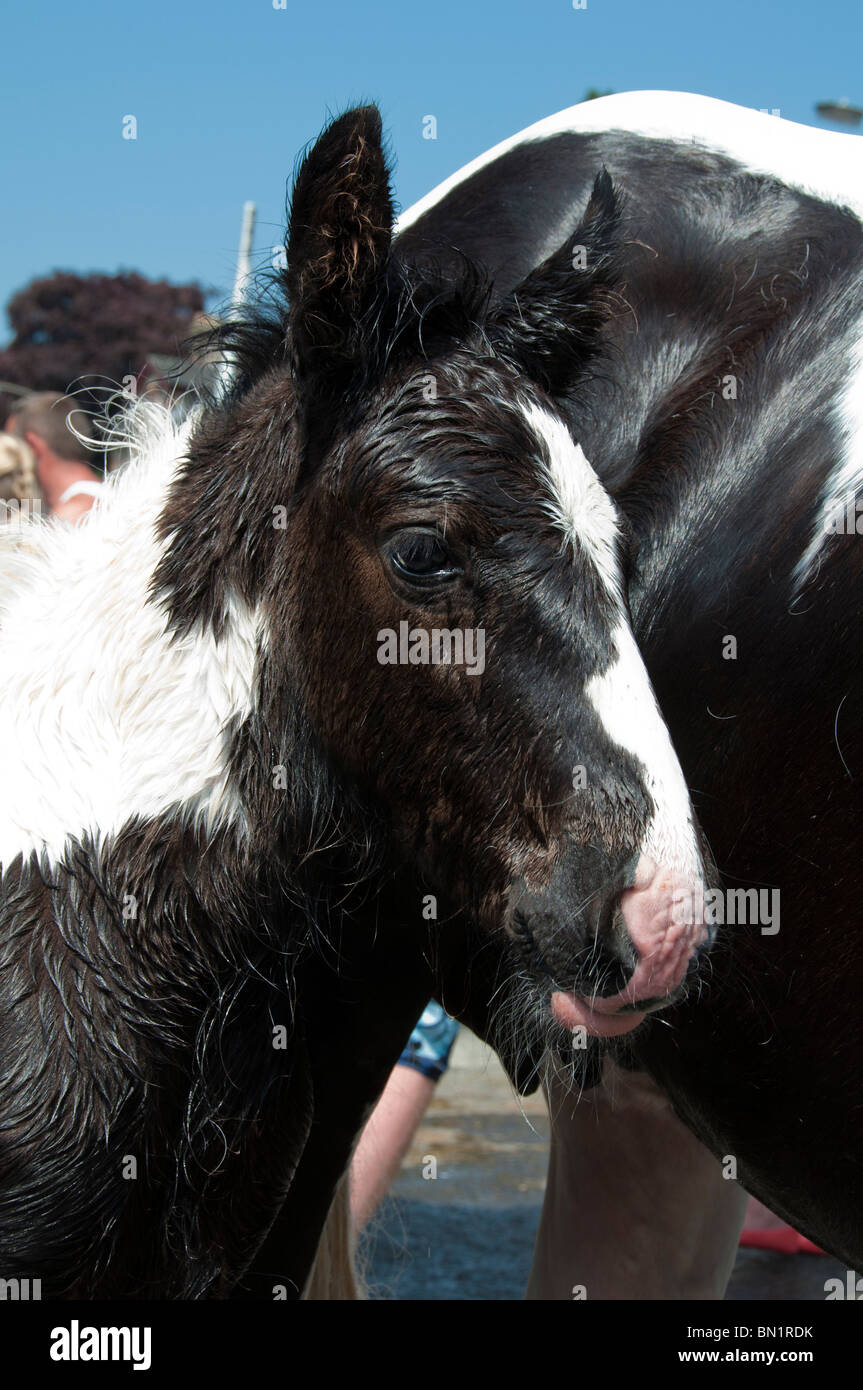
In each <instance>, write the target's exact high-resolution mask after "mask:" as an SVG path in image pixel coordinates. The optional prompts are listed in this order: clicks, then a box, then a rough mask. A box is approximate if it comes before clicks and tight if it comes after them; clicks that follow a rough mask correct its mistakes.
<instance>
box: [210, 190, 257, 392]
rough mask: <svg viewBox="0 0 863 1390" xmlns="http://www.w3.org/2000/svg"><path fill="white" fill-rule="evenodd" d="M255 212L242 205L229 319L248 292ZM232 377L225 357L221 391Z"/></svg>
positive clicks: (229, 383)
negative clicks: (241, 221)
mask: <svg viewBox="0 0 863 1390" xmlns="http://www.w3.org/2000/svg"><path fill="white" fill-rule="evenodd" d="M256 211H257V209H256V207H255V204H254V203H244V204H243V223H242V227H241V228H240V245H239V249H238V251H237V272H236V275H235V276H234V288H233V291H232V294H231V306H230V309H229V310H228V316H229V317H231V316H233V315H235V314H237V313H238V311H239V310H240V308H241V307H242V305H243V303H244V301H245V299H246V294H247V292H248V288H249V280H250V278H251V273H252V243H253V241H254V237H255V213H256ZM233 377H234V363H233V362H232V361H231V360H230V358H229V357H225V359H224V361H223V362H222V365H221V368H220V370H219V385H220V386H221V387H222V388H223V390H225V391H227V390H228V389H229V388H230V385H231V382H232V381H233Z"/></svg>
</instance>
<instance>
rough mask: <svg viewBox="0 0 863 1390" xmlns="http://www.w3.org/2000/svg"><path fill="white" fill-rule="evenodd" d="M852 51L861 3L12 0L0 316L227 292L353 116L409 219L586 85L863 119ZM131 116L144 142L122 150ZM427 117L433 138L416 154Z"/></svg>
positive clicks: (1, 332) (862, 36) (861, 30)
mask: <svg viewBox="0 0 863 1390" xmlns="http://www.w3.org/2000/svg"><path fill="white" fill-rule="evenodd" d="M861 41H863V3H861V0H718V3H706V2H705V0H588V3H587V8H586V9H584V10H574V9H573V8H572V0H422V2H421V3H417V0H362V3H359V0H286V8H285V9H284V10H277V9H274V7H273V0H172V3H168V0H145V3H143V4H127V3H124V0H110V3H109V0H86V3H85V4H84V5H76V4H68V3H58V0H9V3H7V5H6V7H5V13H4V19H3V25H2V44H3V48H2V51H3V58H2V81H0V116H2V126H0V131H2V138H0V188H2V195H0V196H2V204H3V215H2V218H0V250H2V256H0V303H2V305H5V304H6V302H7V301H8V299H9V297H10V295H11V294H12V293H13V292H14V291H15V290H16V289H18V288H20V287H21V286H22V285H24V284H25V283H26V282H27V281H29V280H30V279H32V278H33V276H35V275H45V274H50V273H51V272H52V271H53V270H55V269H71V270H75V271H79V272H84V271H88V270H100V271H105V272H114V271H116V270H118V269H121V268H123V269H135V270H139V271H141V272H142V273H143V274H145V275H148V276H154V277H158V276H167V277H168V278H170V279H172V280H179V281H183V280H190V279H199V280H201V281H202V282H203V283H204V284H205V285H207V286H210V287H213V288H214V289H215V290H216V291H217V296H216V297H217V298H218V296H219V295H224V294H225V293H226V292H227V291H228V290H229V289H230V285H231V282H232V279H233V266H234V257H235V245H236V240H237V236H238V232H239V222H240V213H241V206H242V203H243V200H244V199H247V198H249V199H253V200H254V201H255V202H256V203H257V204H258V216H259V223H258V233H257V238H256V250H257V252H258V255H259V256H260V255H261V253H262V252H263V251H264V250H265V249H267V248H269V247H271V246H272V245H274V244H276V243H277V242H278V241H279V239H280V236H281V223H282V213H283V208H284V197H285V180H286V178H287V177H288V176H289V175H290V173H291V170H292V168H293V164H294V159H295V157H296V155H297V153H298V151H299V150H300V149H301V147H302V146H303V145H304V144H305V143H306V142H307V141H308V140H309V139H310V138H311V137H312V136H314V135H315V134H316V132H317V131H318V130H319V129H320V127H321V125H322V124H323V123H324V121H325V120H326V118H327V115H328V113H336V112H338V111H340V110H343V109H344V108H345V107H347V106H349V105H351V104H353V103H355V102H356V101H362V100H368V99H372V100H375V101H377V102H378V104H379V105H380V107H381V109H382V112H383V116H384V122H385V125H386V127H387V129H388V131H389V135H390V140H391V143H392V147H393V149H394V151H395V153H396V156H397V161H398V163H397V168H396V175H395V189H396V194H397V197H398V199H399V202H400V204H401V205H402V206H403V207H406V206H408V205H409V204H410V203H411V202H412V201H414V199H416V198H417V197H419V196H420V195H421V194H422V193H424V192H425V191H427V190H428V189H429V188H431V187H432V186H433V185H434V184H435V183H437V182H438V181H439V180H440V179H442V178H445V177H446V175H447V174H449V173H451V172H452V171H453V170H455V169H457V168H458V167H459V166H460V165H461V164H463V163H465V161H466V160H468V159H471V158H472V157H473V156H474V155H476V154H479V153H480V152H481V151H482V150H484V149H487V148H488V147H489V146H490V145H492V144H494V143H495V142H496V141H498V140H501V139H503V138H505V137H506V136H508V135H511V134H513V133H514V132H515V131H517V130H520V129H521V128H522V127H523V126H526V125H528V124H530V123H531V122H532V121H535V120H538V119H539V118H540V117H542V116H546V115H549V114H550V113H552V112H554V111H557V110H559V109H561V108H562V107H565V106H569V105H572V104H573V103H574V102H576V101H579V100H581V98H582V97H583V95H584V93H585V91H586V89H587V88H588V87H590V86H594V87H599V88H600V89H602V90H605V89H608V88H610V89H613V90H614V91H618V92H622V91H627V90H632V89H638V88H669V89H677V90H683V91H692V92H700V93H704V94H706V95H709V96H715V97H723V98H725V99H726V100H729V101H735V102H739V103H740V104H741V105H744V106H752V107H756V108H759V107H767V108H773V107H779V108H780V110H781V113H782V115H783V116H786V117H788V118H790V119H791V120H797V121H804V122H810V123H813V124H818V118H817V117H816V116H815V114H814V110H813V107H814V103H815V102H816V101H818V100H824V99H831V100H832V99H838V98H841V97H848V98H849V99H850V100H851V101H852V102H855V103H856V104H861V103H863V66H861V51H863V42H861ZM130 114H131V115H134V116H135V117H136V118H137V122H138V138H137V140H135V141H131V140H124V139H122V138H121V123H122V119H123V117H124V116H126V115H130ZM429 114H433V115H434V116H436V118H437V122H438V138H437V140H425V139H423V138H422V119H423V117H424V116H426V115H429ZM861 148H863V146H861ZM6 337H7V326H6V320H5V315H4V316H3V318H2V319H0V341H3V340H5V338H6Z"/></svg>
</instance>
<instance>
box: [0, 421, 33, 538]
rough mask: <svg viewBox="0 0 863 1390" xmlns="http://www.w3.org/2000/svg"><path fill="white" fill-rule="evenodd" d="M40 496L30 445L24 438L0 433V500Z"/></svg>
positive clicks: (0, 513)
mask: <svg viewBox="0 0 863 1390" xmlns="http://www.w3.org/2000/svg"><path fill="white" fill-rule="evenodd" d="M41 496H42V493H41V489H40V487H39V484H38V482H37V481H36V458H35V456H34V454H33V450H32V449H31V448H30V445H29V444H28V443H27V441H26V439H16V438H15V436H14V435H11V434H0V501H4V502H13V501H15V502H26V501H35V500H37V499H39V500H41ZM2 520H3V513H2V511H0V521H2Z"/></svg>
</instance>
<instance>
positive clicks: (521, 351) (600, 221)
mask: <svg viewBox="0 0 863 1390" xmlns="http://www.w3.org/2000/svg"><path fill="white" fill-rule="evenodd" d="M619 229H620V203H619V199H618V196H617V193H616V192H615V188H614V185H613V183H612V181H611V178H610V176H609V174H608V171H607V170H606V169H602V170H601V171H600V173H599V174H598V175H597V177H596V182H595V183H594V185H593V192H592V193H591V196H590V201H589V203H588V205H587V209H586V211H585V214H584V217H583V218H582V220H581V222H580V223H579V225H578V227H577V228H576V230H575V232H574V233H573V234H572V236H571V237H569V238H568V239H567V240H566V241H565V242H564V244H563V245H562V246H560V247H559V248H558V250H557V251H555V252H554V253H553V255H551V256H549V257H548V259H547V260H545V261H543V263H542V265H539V266H537V268H536V270H533V271H531V273H530V275H528V276H527V277H526V278H525V279H524V280H522V282H521V284H519V285H517V286H516V288H515V289H514V290H513V291H512V292H511V293H510V294H509V295H508V296H507V297H506V299H504V300H503V302H502V304H501V305H500V306H499V307H498V309H497V310H496V311H495V313H494V314H493V315H491V317H490V319H489V321H488V324H487V329H488V334H489V337H490V338H491V340H492V342H493V343H494V344H495V346H496V347H497V348H498V349H499V350H500V352H501V353H502V354H503V355H504V356H506V357H508V358H509V359H510V360H511V361H513V362H515V364H516V365H517V366H518V367H520V368H521V370H522V371H524V373H525V375H527V376H529V377H530V378H531V380H532V381H535V382H537V384H538V385H540V386H542V387H544V388H545V390H547V391H549V392H550V393H551V395H560V394H562V393H563V392H565V391H566V389H567V387H569V386H571V385H572V383H573V381H574V380H575V378H576V377H577V376H578V375H579V373H580V371H581V370H582V369H583V368H584V366H585V365H586V363H587V361H588V359H589V357H590V356H591V354H592V353H593V351H594V350H595V348H596V344H597V338H598V335H599V330H600V328H601V327H602V325H603V323H604V322H605V320H606V318H607V317H608V312H609V302H610V295H611V291H612V290H614V289H615V288H616V287H617V285H618V284H619V283H620V274H619V271H618V255H617V253H618V247H619V244H620V242H619Z"/></svg>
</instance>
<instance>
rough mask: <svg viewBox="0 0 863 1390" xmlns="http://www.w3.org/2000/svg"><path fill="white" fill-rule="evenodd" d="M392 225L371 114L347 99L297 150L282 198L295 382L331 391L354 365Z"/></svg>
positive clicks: (376, 121)
mask: <svg viewBox="0 0 863 1390" xmlns="http://www.w3.org/2000/svg"><path fill="white" fill-rule="evenodd" d="M392 226H393V206H392V199H391V196H390V187H389V173H388V170H387V162H386V158H385V156H384V152H383V147H382V143H381V117H380V112H379V111H378V109H377V107H376V106H357V107H355V108H354V109H353V110H351V111H347V112H345V114H344V115H343V116H340V117H339V118H338V119H337V120H335V121H333V123H332V124H331V125H330V126H328V127H327V129H326V130H325V131H324V133H323V135H321V136H320V138H319V139H318V140H317V142H316V143H315V145H314V146H313V147H312V149H311V150H310V151H309V153H308V154H307V155H306V157H305V159H304V160H303V162H302V164H301V166H300V170H299V173H298V175H297V179H296V182H295V184H294V191H293V197H292V199H291V215H290V223H289V227H288V235H287V248H286V249H287V269H286V272H285V279H286V283H287V290H288V297H289V326H290V331H291V340H292V344H293V349H294V370H295V375H296V377H297V381H298V385H299V386H300V387H301V389H302V388H304V387H305V388H307V390H308V391H309V392H310V393H314V394H324V395H331V394H332V393H334V392H337V391H338V390H339V388H340V387H341V386H343V384H344V382H345V380H346V379H347V378H348V377H350V375H351V374H352V373H353V372H354V371H355V370H357V369H358V368H359V367H360V365H361V362H362V322H363V319H364V317H365V316H366V315H367V314H368V312H369V310H370V309H371V308H372V307H373V305H374V303H375V299H376V296H377V294H378V292H379V290H380V289H381V287H382V283H383V278H384V271H385V268H386V264H387V259H388V256H389V250H390V242H391V239H392Z"/></svg>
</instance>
